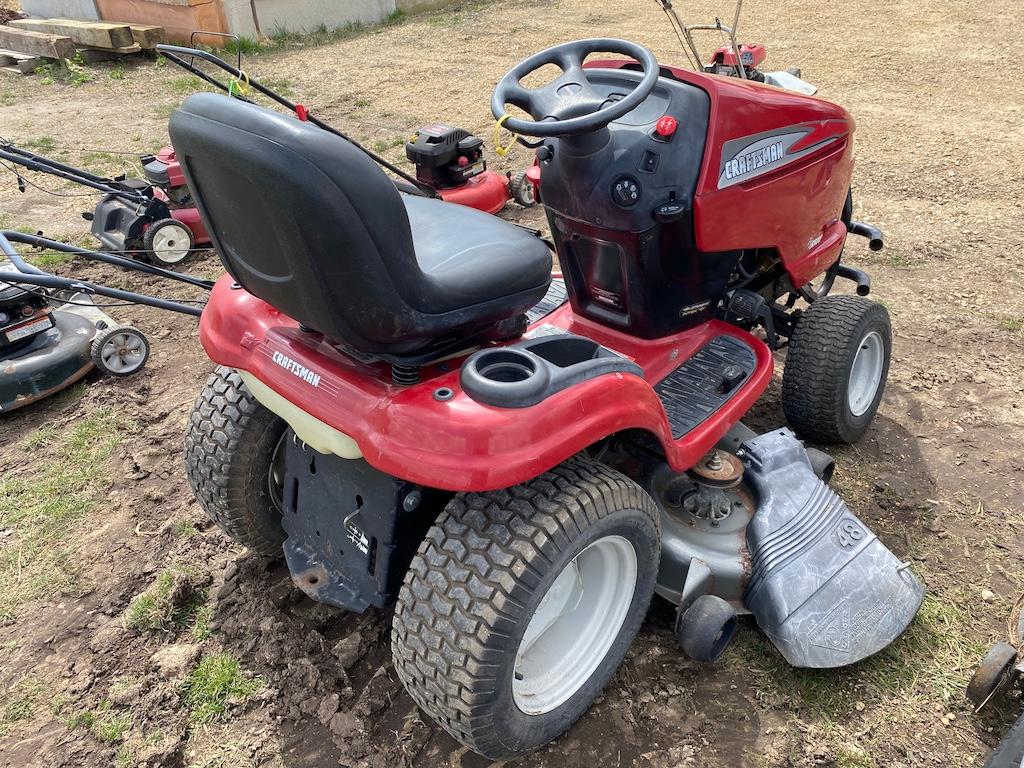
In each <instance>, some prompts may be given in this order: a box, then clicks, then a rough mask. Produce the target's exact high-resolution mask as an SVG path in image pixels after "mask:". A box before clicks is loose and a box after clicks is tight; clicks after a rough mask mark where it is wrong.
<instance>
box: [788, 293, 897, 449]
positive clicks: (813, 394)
mask: <svg viewBox="0 0 1024 768" xmlns="http://www.w3.org/2000/svg"><path fill="white" fill-rule="evenodd" d="M891 354H892V324H891V322H890V320H889V312H888V311H887V310H886V309H885V307H883V306H882V305H881V304H877V303H876V302H873V301H870V300H868V299H865V298H862V297H860V296H823V297H822V298H820V299H818V300H817V301H815V302H814V303H813V304H811V305H810V307H808V308H807V309H806V310H805V311H804V313H803V314H802V315H801V316H800V319H799V320H798V321H797V324H796V328H795V329H794V331H793V335H792V336H791V337H790V339H789V350H788V351H787V353H786V364H785V369H784V371H783V375H782V409H783V411H784V412H785V414H786V420H787V421H788V422H789V424H790V426H792V427H793V429H794V430H796V432H797V433H798V434H799V435H800V436H801V437H804V438H807V439H809V440H813V441H815V442H818V443H855V442H856V441H857V440H859V439H860V437H861V436H862V435H863V434H864V432H865V431H866V430H867V428H868V426H870V424H871V421H872V419H874V418H875V413H876V412H877V411H878V405H879V403H880V402H881V401H882V392H883V391H884V390H885V379H886V376H888V374H889V359H890V356H891Z"/></svg>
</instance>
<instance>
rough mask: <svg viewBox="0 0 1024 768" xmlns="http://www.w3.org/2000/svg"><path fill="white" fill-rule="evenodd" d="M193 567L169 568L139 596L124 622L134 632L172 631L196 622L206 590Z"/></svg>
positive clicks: (132, 603) (126, 613) (133, 601)
mask: <svg viewBox="0 0 1024 768" xmlns="http://www.w3.org/2000/svg"><path fill="white" fill-rule="evenodd" d="M201 582H202V580H201V578H200V577H199V576H198V575H197V574H196V572H195V570H193V569H191V568H166V569H164V570H163V571H161V572H160V573H159V574H158V575H157V577H156V580H155V581H154V582H153V583H152V584H151V585H150V586H149V588H148V589H146V591H145V592H143V593H141V594H139V595H137V596H136V597H135V599H134V600H132V602H131V604H130V605H129V606H128V610H126V611H125V613H124V616H123V617H122V621H123V623H124V625H125V626H126V627H128V628H130V629H140V630H143V631H149V632H170V631H173V630H176V629H181V628H183V627H185V626H187V625H188V624H189V623H191V622H192V619H193V617H194V616H195V614H196V611H198V610H199V607H200V606H201V605H202V604H203V603H204V602H205V601H206V589H205V588H204V587H203V586H202V583H201Z"/></svg>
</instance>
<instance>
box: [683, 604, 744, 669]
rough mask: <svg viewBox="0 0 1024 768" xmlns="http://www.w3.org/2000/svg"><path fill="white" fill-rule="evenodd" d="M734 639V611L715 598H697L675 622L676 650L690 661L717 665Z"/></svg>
mask: <svg viewBox="0 0 1024 768" xmlns="http://www.w3.org/2000/svg"><path fill="white" fill-rule="evenodd" d="M735 636H736V609H735V608H733V607H732V606H731V605H729V603H727V602H726V601H725V600H723V599H722V598H720V597H718V596H717V595H701V596H700V597H698V598H697V599H696V600H694V601H693V605H691V606H690V607H689V608H687V609H686V610H685V611H683V613H682V614H681V615H680V616H679V617H678V619H677V621H676V640H677V641H678V643H679V647H680V648H681V649H682V651H683V653H684V654H686V656H687V657H688V658H690V659H693V660H694V661H700V662H714V661H718V658H719V657H720V656H721V655H722V653H724V652H725V649H726V648H727V647H728V645H729V643H731V642H732V639H733V638H734V637H735Z"/></svg>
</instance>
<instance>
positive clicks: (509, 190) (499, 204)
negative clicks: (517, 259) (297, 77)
mask: <svg viewBox="0 0 1024 768" xmlns="http://www.w3.org/2000/svg"><path fill="white" fill-rule="evenodd" d="M157 50H158V51H159V52H160V53H161V54H162V55H163V56H164V57H165V58H166V59H168V60H169V61H172V62H173V63H175V64H177V65H178V66H179V67H181V68H182V69H184V70H186V71H188V72H190V73H192V74H193V75H195V76H196V77H198V78H200V79H202V80H203V81H205V82H207V83H209V84H210V85H213V86H214V87H216V88H218V89H220V90H221V91H223V92H224V93H227V94H229V95H231V96H234V97H235V98H238V99H241V100H242V101H248V99H247V98H246V96H245V94H246V93H248V92H249V91H250V90H254V91H257V92H259V93H261V94H263V95H264V96H266V97H267V98H269V99H270V100H271V101H273V102H275V103H277V104H279V105H280V106H282V107H284V108H285V109H287V110H288V111H289V112H292V113H293V114H295V115H297V116H298V117H299V119H301V120H303V121H309V122H311V123H313V124H314V125H317V126H319V127H320V128H324V129H327V130H330V131H331V132H333V133H335V134H337V135H338V136H340V137H341V138H343V139H346V140H347V141H348V142H350V143H351V144H352V145H353V146H356V147H358V148H359V149H360V150H362V151H363V152H365V153H366V154H367V155H368V156H369V157H370V158H372V159H373V160H374V161H375V162H376V163H377V164H378V165H380V166H381V167H383V168H385V169H387V170H388V171H390V172H391V173H393V174H395V175H396V176H398V177H399V178H400V179H401V180H402V181H403V182H404V184H403V185H402V186H403V188H404V189H406V190H407V191H408V190H409V187H410V186H411V187H412V188H414V189H418V190H419V191H420V192H421V193H423V194H425V195H427V196H428V197H439V198H440V199H442V200H446V201H447V202H450V203H458V204H459V205H465V206H469V207H470V208H477V209H478V210H481V211H485V212H486V213H497V212H498V211H500V210H501V209H502V208H504V207H505V203H507V202H508V201H509V200H510V199H511V200H514V201H515V202H517V203H519V204H520V205H522V206H523V207H527V208H528V207H530V206H532V205H534V203H535V198H534V187H533V184H531V183H530V180H529V178H528V172H527V171H519V172H517V173H515V174H512V173H509V174H506V175H502V174H499V173H496V172H494V171H489V170H487V161H486V160H485V159H484V156H483V144H484V142H483V139H481V138H479V137H477V136H474V135H472V134H471V133H469V131H466V130H463V129H461V128H454V127H452V126H450V125H445V124H443V123H432V124H430V125H426V126H424V127H422V128H420V129H419V130H417V131H416V132H415V133H414V134H413V135H412V137H411V138H410V139H409V140H408V141H407V142H406V144H405V154H406V157H407V158H408V159H409V161H410V162H412V164H413V165H414V166H415V168H416V175H415V177H413V176H410V175H409V174H406V173H405V172H404V171H402V170H401V169H399V168H398V167H396V166H395V165H393V164H391V163H389V162H388V161H386V160H384V159H383V158H381V157H380V156H379V155H377V154H375V153H374V152H371V151H370V150H368V149H366V148H365V147H362V146H361V145H359V144H358V143H357V142H355V141H353V140H352V139H351V138H350V137H348V136H346V135H345V134H343V133H341V132H340V131H338V130H336V129H334V128H330V127H328V126H327V124H326V123H324V122H322V121H320V120H318V119H316V118H314V117H313V116H312V115H311V114H310V112H309V110H308V109H307V108H306V107H305V106H303V105H302V104H293V103H292V102H291V101H289V100H288V99H286V98H285V97H284V96H282V95H281V94H279V93H277V92H275V91H274V90H273V89H271V88H269V87H268V86H266V85H263V84H262V83H260V82H258V81H256V80H255V79H253V78H252V77H250V76H249V75H248V74H246V73H245V72H243V71H242V70H241V68H240V67H241V61H239V64H238V66H235V65H232V64H230V63H229V62H227V61H224V59H221V58H220V57H218V56H215V55H214V54H212V53H209V52H208V51H203V50H199V49H196V48H182V47H179V46H173V45H160V46H157ZM196 59H200V60H202V61H206V62H208V63H210V64H213V65H214V66H216V67H218V68H220V69H222V70H223V71H225V72H227V73H228V74H229V75H230V76H231V79H230V80H229V81H228V82H227V83H225V82H224V81H223V80H218V79H217V78H215V77H213V76H212V75H210V74H209V73H208V72H206V71H205V70H203V69H202V68H200V67H199V66H197V64H196ZM146 176H147V178H148V179H149V180H150V181H151V182H153V183H154V184H160V185H161V188H165V187H166V182H167V180H168V179H170V180H171V181H173V182H174V184H175V187H176V188H179V189H183V190H187V189H188V188H187V186H186V185H185V179H184V175H183V174H182V172H181V169H180V165H179V163H178V161H177V157H176V155H175V153H174V149H173V147H170V146H168V147H165V148H164V150H163V151H162V152H161V153H160V155H158V156H157V158H155V161H154V162H151V163H148V164H147V165H146Z"/></svg>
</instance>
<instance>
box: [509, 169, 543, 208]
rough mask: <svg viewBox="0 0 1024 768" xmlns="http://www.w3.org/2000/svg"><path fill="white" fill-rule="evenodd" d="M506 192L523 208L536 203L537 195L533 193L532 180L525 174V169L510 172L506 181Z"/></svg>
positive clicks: (530, 206)
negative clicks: (510, 174)
mask: <svg viewBox="0 0 1024 768" xmlns="http://www.w3.org/2000/svg"><path fill="white" fill-rule="evenodd" d="M508 192H509V194H510V195H511V196H512V199H513V200H515V201H516V202H517V203H519V205H521V206H523V208H532V207H533V206H535V205H536V204H537V195H536V194H535V193H534V189H533V182H532V181H530V177H529V176H527V175H526V171H518V172H516V173H514V174H512V178H511V179H509V181H508Z"/></svg>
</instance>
